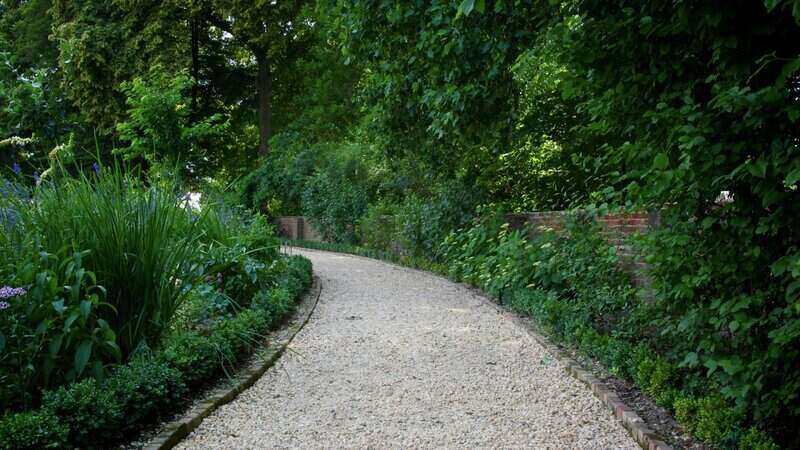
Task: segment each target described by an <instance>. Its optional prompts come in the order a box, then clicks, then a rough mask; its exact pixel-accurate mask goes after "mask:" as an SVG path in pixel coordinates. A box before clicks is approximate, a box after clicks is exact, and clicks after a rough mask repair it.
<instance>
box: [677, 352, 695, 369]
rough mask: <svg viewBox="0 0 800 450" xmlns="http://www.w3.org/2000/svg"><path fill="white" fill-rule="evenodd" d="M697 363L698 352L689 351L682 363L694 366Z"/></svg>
mask: <svg viewBox="0 0 800 450" xmlns="http://www.w3.org/2000/svg"><path fill="white" fill-rule="evenodd" d="M696 365H697V353H695V352H689V353H687V354H686V357H685V358H683V361H682V362H681V363H680V366H681V367H694V366H696Z"/></svg>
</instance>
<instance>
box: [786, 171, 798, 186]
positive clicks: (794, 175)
mask: <svg viewBox="0 0 800 450" xmlns="http://www.w3.org/2000/svg"><path fill="white" fill-rule="evenodd" d="M798 181H800V167H798V168H797V169H794V170H793V171H791V172H789V175H786V178H785V179H784V180H783V182H784V183H786V185H787V186H792V185H793V184H796V183H797V182H798Z"/></svg>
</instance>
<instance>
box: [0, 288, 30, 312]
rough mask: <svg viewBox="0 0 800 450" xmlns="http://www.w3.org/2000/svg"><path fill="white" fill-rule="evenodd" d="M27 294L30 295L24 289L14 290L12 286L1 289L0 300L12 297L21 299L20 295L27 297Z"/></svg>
mask: <svg viewBox="0 0 800 450" xmlns="http://www.w3.org/2000/svg"><path fill="white" fill-rule="evenodd" d="M27 293H28V291H26V290H25V289H23V288H12V287H11V286H3V287H0V298H2V299H7V298H11V297H19V296H20V295H25V294H27ZM3 309H5V308H3Z"/></svg>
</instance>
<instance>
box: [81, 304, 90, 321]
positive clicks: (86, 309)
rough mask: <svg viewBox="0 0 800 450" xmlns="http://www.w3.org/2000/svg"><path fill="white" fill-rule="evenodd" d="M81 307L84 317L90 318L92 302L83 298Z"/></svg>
mask: <svg viewBox="0 0 800 450" xmlns="http://www.w3.org/2000/svg"><path fill="white" fill-rule="evenodd" d="M80 309H81V315H82V316H83V318H84V319H88V318H89V313H90V312H91V311H92V302H90V301H89V300H83V301H82V302H81V306H80Z"/></svg>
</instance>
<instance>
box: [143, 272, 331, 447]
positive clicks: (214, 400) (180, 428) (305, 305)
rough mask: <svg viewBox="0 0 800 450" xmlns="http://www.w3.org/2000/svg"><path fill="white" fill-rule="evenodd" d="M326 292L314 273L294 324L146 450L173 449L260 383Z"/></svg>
mask: <svg viewBox="0 0 800 450" xmlns="http://www.w3.org/2000/svg"><path fill="white" fill-rule="evenodd" d="M321 293H322V282H321V280H320V279H319V277H317V276H316V275H314V277H313V282H312V284H311V288H310V289H309V290H308V292H306V293H305V294H303V298H302V300H301V301H300V303H299V304H298V305H297V308H296V309H295V312H294V313H293V314H292V317H291V319H289V323H290V325H289V326H287V327H284V328H282V329H279V330H276V331H274V332H272V333H270V334H269V335H268V337H267V342H270V345H269V347H267V348H266V350H264V351H262V352H259V353H257V355H256V358H255V359H254V361H253V362H251V363H250V364H249V365H248V366H246V367H244V368H242V369H241V370H240V371H239V372H238V373H237V374H236V376H235V377H234V382H233V385H232V386H225V387H222V388H218V389H215V390H213V391H211V392H209V393H208V395H207V396H205V397H204V399H203V400H202V401H200V402H199V403H197V404H195V405H194V406H192V407H191V408H190V409H189V411H187V412H186V413H185V414H184V415H183V416H181V417H180V418H179V419H177V420H174V421H172V422H170V423H168V424H167V425H165V427H164V429H163V430H162V431H161V432H160V433H158V434H157V435H156V436H155V437H154V438H153V439H151V440H150V442H148V444H147V445H145V446H144V449H145V450H170V449H172V448H174V447H175V446H176V445H178V444H179V443H180V442H181V441H183V440H184V439H185V438H186V437H187V436H189V434H190V433H191V432H192V431H194V430H196V429H197V428H198V427H199V426H200V424H201V423H203V420H204V419H205V418H206V417H208V416H210V415H211V414H212V413H213V412H214V411H216V410H217V409H218V408H220V407H221V406H223V405H225V404H228V403H230V402H232V401H233V400H234V399H235V398H236V397H237V396H238V395H239V394H241V393H242V392H244V391H245V390H246V389H247V388H249V387H251V386H252V385H253V384H255V383H256V381H258V380H259V379H260V378H261V377H262V376H263V375H264V374H265V373H266V372H267V371H268V370H269V369H270V368H272V366H274V365H275V364H276V363H277V362H278V360H279V359H280V357H281V356H282V355H283V353H284V352H285V351H286V348H287V347H288V346H289V344H290V343H291V342H292V340H293V339H294V338H295V336H297V334H298V333H299V332H300V330H302V329H303V327H305V326H306V324H307V323H308V322H309V320H310V319H311V315H312V314H314V311H315V310H316V308H317V304H319V298H320V294H321Z"/></svg>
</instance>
